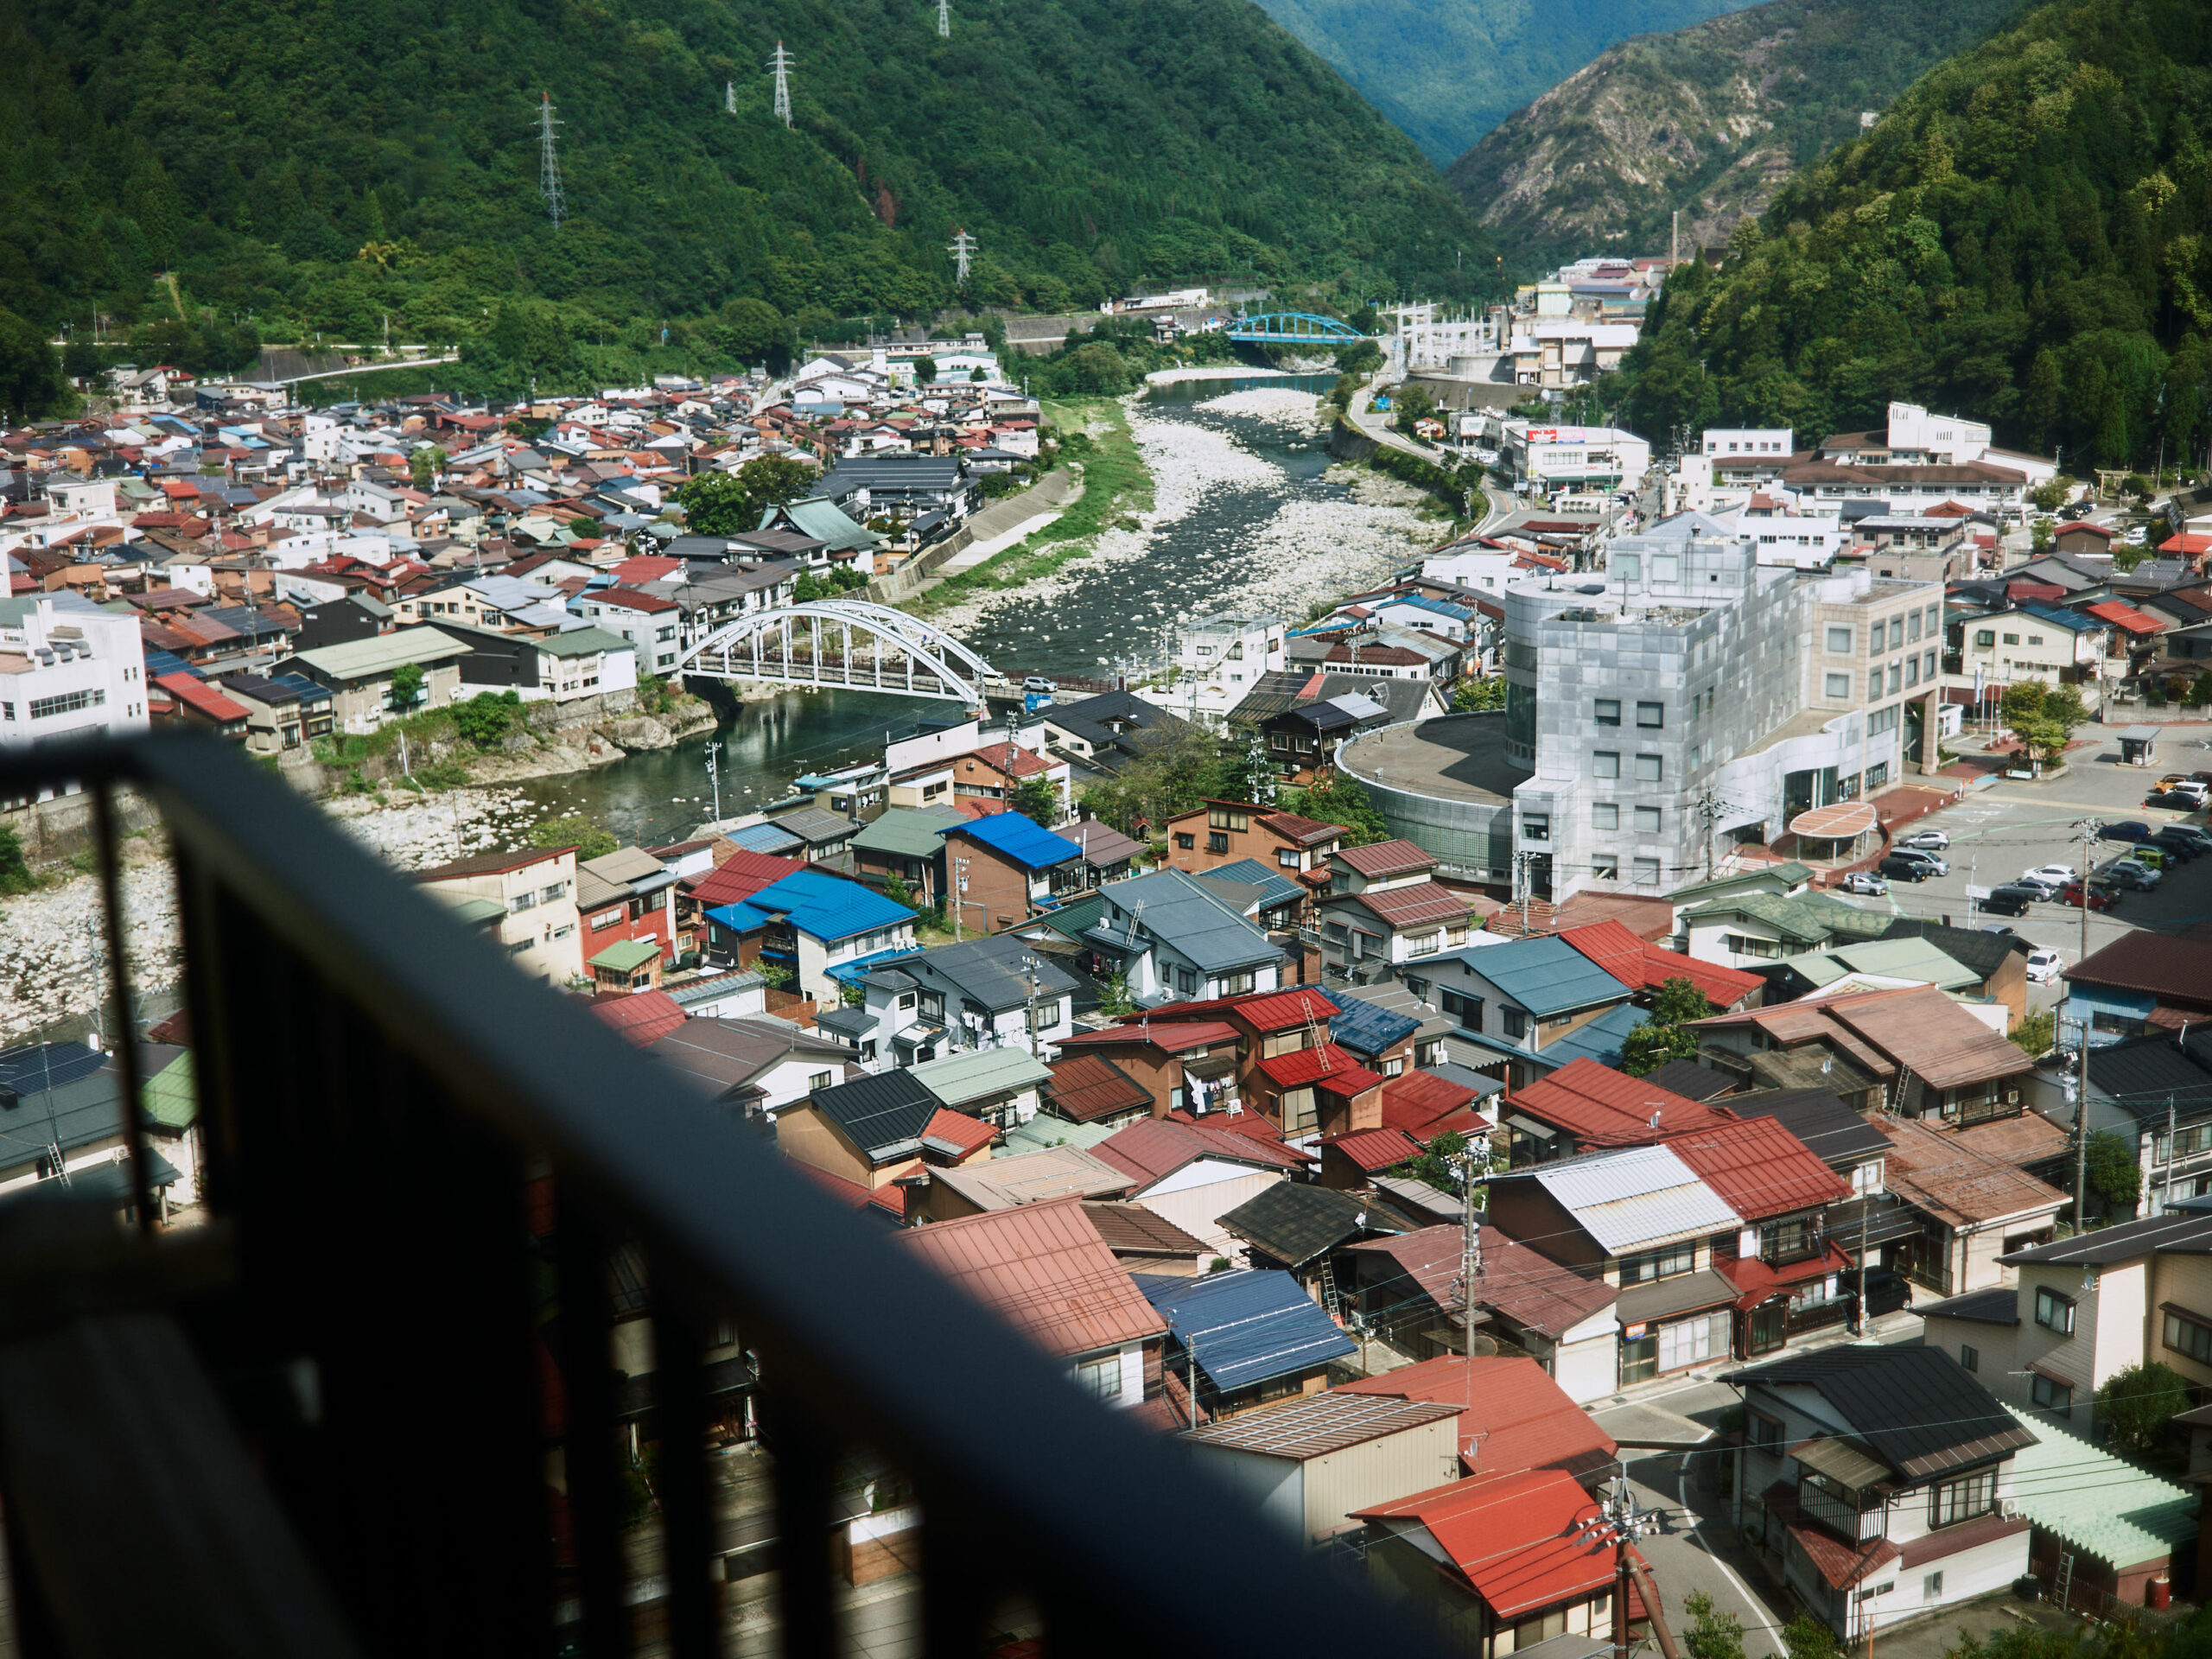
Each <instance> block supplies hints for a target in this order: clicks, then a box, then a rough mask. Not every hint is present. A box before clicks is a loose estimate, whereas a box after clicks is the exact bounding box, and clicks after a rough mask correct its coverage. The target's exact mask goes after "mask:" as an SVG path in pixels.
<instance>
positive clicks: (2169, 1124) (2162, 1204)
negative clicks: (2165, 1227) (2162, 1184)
mask: <svg viewBox="0 0 2212 1659" xmlns="http://www.w3.org/2000/svg"><path fill="white" fill-rule="evenodd" d="M2173 1207H2174V1097H2173V1096H2171V1095H2168V1096H2166V1192H2165V1196H2164V1198H2161V1199H2160V1200H2159V1201H2158V1209H2159V1211H2160V1212H2161V1213H2170V1212H2171V1211H2172V1209H2173Z"/></svg>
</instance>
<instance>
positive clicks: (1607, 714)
mask: <svg viewBox="0 0 2212 1659" xmlns="http://www.w3.org/2000/svg"><path fill="white" fill-rule="evenodd" d="M1596 718H1597V721H1598V723H1599V725H1600V726H1618V725H1619V724H1620V723H1621V700H1620V699H1619V698H1618V697H1600V698H1599V699H1598V712H1597V715H1596Z"/></svg>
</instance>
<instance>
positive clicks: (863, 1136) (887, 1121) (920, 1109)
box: [814, 1071, 943, 1154]
mask: <svg viewBox="0 0 2212 1659" xmlns="http://www.w3.org/2000/svg"><path fill="white" fill-rule="evenodd" d="M814 1103H815V1105H816V1106H817V1107H819V1108H820V1109H821V1110H822V1113H823V1116H825V1117H828V1118H829V1120H830V1121H831V1122H834V1123H836V1126H837V1127H838V1128H841V1129H842V1130H843V1131H844V1132H845V1135H846V1138H847V1139H849V1141H852V1143H853V1144H854V1145H855V1146H856V1147H859V1148H860V1149H861V1151H862V1152H865V1153H868V1154H875V1153H877V1152H880V1151H881V1150H883V1149H884V1148H886V1147H896V1146H899V1145H902V1144H904V1143H906V1142H907V1141H913V1142H915V1143H917V1144H918V1143H919V1142H920V1141H921V1138H922V1130H923V1128H925V1126H926V1125H927V1124H928V1122H929V1121H930V1119H931V1118H932V1117H934V1116H937V1111H938V1107H939V1106H940V1105H942V1104H943V1102H941V1101H939V1100H938V1097H937V1096H935V1095H933V1094H931V1093H930V1091H929V1090H927V1089H926V1088H925V1087H924V1086H923V1085H922V1084H921V1083H920V1082H919V1081H918V1080H917V1079H916V1078H915V1077H914V1075H913V1073H912V1072H911V1071H886V1072H884V1073H883V1074H882V1075H881V1076H880V1077H855V1078H854V1079H853V1080H852V1081H851V1082H850V1083H841V1084H835V1085H833V1086H832V1087H830V1088H828V1089H817V1090H815V1091H814Z"/></svg>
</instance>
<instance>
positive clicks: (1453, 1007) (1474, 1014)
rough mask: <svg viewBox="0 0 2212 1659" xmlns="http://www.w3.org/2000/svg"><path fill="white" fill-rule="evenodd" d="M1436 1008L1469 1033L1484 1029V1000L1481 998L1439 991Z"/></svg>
mask: <svg viewBox="0 0 2212 1659" xmlns="http://www.w3.org/2000/svg"><path fill="white" fill-rule="evenodd" d="M1436 1006H1437V1007H1440V1008H1441V1009H1442V1010H1443V1011H1444V1012H1445V1013H1446V1014H1449V1015H1451V1016H1452V1018H1453V1019H1454V1020H1458V1021H1459V1023H1460V1024H1461V1025H1462V1026H1464V1027H1466V1028H1467V1029H1468V1030H1469V1031H1473V1032H1479V1031H1480V1030H1481V1029H1482V1028H1483V1000H1482V998H1480V997H1479V996H1467V995H1463V994H1462V993H1460V992H1459V991H1439V992H1437V994H1436Z"/></svg>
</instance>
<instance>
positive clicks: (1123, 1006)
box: [1098, 968, 1137, 1019]
mask: <svg viewBox="0 0 2212 1659" xmlns="http://www.w3.org/2000/svg"><path fill="white" fill-rule="evenodd" d="M1098 1011H1099V1013H1101V1014H1104V1015H1106V1016H1107V1017H1108V1018H1109V1019H1119V1018H1120V1017H1121V1016H1122V1015H1123V1014H1135V1012H1136V1011H1137V1002H1136V998H1135V996H1133V995H1130V993H1129V976H1128V973H1127V971H1125V970H1124V969H1119V968H1116V969H1115V970H1114V971H1113V972H1112V973H1110V974H1109V975H1107V976H1106V977H1105V978H1103V979H1102V980H1100V981H1099V982H1098Z"/></svg>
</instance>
